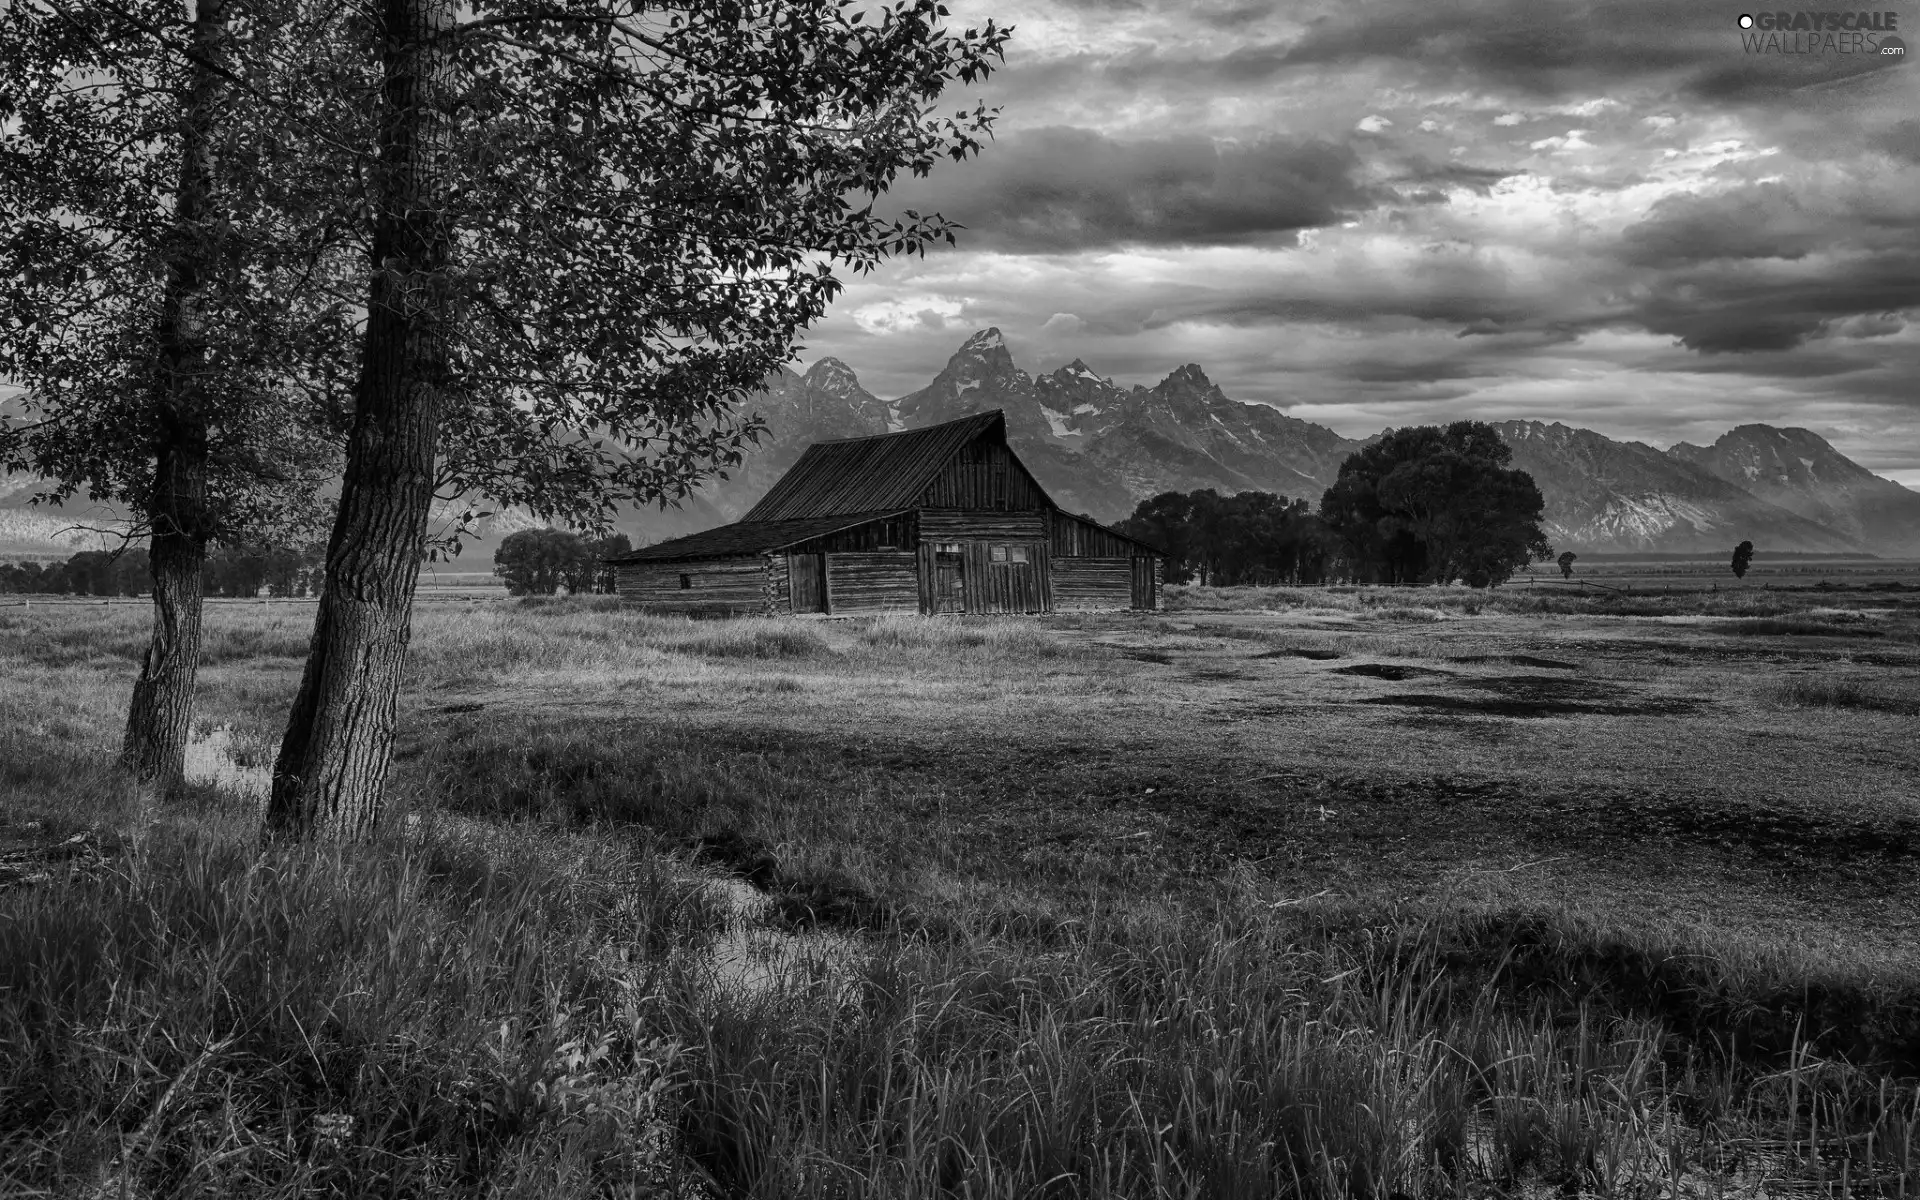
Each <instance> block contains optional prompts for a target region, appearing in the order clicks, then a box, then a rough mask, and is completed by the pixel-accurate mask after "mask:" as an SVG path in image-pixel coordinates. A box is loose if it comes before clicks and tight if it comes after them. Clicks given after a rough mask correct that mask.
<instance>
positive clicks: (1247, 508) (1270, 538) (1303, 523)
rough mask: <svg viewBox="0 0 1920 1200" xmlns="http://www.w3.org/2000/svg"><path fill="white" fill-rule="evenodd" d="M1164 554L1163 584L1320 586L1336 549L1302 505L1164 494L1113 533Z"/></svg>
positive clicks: (1272, 498) (1206, 492) (1274, 499)
mask: <svg viewBox="0 0 1920 1200" xmlns="http://www.w3.org/2000/svg"><path fill="white" fill-rule="evenodd" d="M1118 528H1119V529H1120V531H1121V532H1122V533H1127V534H1131V535H1132V536H1134V537H1137V538H1139V539H1141V540H1142V541H1145V542H1147V543H1149V544H1151V545H1154V546H1157V547H1159V548H1160V549H1162V550H1165V551H1166V552H1167V555H1168V557H1167V563H1166V571H1167V575H1166V578H1167V581H1168V582H1169V583H1184V582H1186V581H1187V580H1189V579H1195V578H1197V579H1198V580H1199V581H1200V582H1201V583H1202V584H1208V585H1211V586H1215V587H1228V586H1235V585H1241V584H1255V585H1266V584H1279V583H1285V584H1293V585H1296V586H1297V585H1300V584H1314V583H1325V582H1326V581H1327V578H1328V572H1329V569H1330V567H1331V566H1332V564H1333V560H1334V554H1335V552H1336V550H1337V545H1336V543H1335V542H1334V541H1333V539H1332V538H1331V537H1329V536H1328V534H1327V530H1326V527H1325V525H1324V524H1323V523H1322V522H1321V520H1320V518H1318V517H1316V516H1315V515H1314V514H1313V511H1312V509H1311V507H1310V506H1309V505H1308V503H1307V502H1306V501H1305V500H1292V501H1289V500H1288V499H1287V498H1286V497H1285V496H1277V495H1274V494H1273V493H1271V492H1241V493H1239V494H1237V495H1234V496H1221V495H1220V494H1219V493H1217V492H1215V491H1214V490H1213V489H1211V488H1206V489H1203V490H1201V491H1196V492H1188V493H1180V492H1162V493H1161V494H1160V495H1158V496H1155V497H1153V498H1152V499H1151V500H1143V501H1141V502H1140V504H1139V506H1138V507H1136V508H1135V509H1134V510H1133V515H1132V516H1130V517H1128V518H1127V519H1126V520H1125V521H1123V522H1121V523H1120V525H1119V526H1118Z"/></svg>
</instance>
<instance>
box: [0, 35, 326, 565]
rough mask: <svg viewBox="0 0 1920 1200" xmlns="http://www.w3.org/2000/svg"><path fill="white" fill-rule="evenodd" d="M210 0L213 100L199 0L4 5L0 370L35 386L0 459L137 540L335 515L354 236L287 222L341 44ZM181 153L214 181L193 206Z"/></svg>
mask: <svg viewBox="0 0 1920 1200" xmlns="http://www.w3.org/2000/svg"><path fill="white" fill-rule="evenodd" d="M199 7H200V8H201V9H206V8H207V6H206V5H204V4H203V5H201V6H199ZM217 11H218V12H219V14H220V15H219V17H218V18H217V22H218V23H219V24H220V26H221V27H222V28H223V29H224V35H223V39H222V40H223V44H222V47H221V48H222V49H223V50H224V53H223V54H222V55H221V61H220V63H219V64H217V66H218V70H217V73H218V74H220V75H221V76H222V77H223V78H225V79H226V80H227V82H228V84H229V86H227V87H226V88H224V89H223V90H222V95H221V98H220V99H219V101H218V102H217V103H214V102H211V101H209V100H208V99H207V97H205V96H204V95H201V94H197V93H195V91H194V85H195V80H194V71H193V62H192V59H193V58H194V56H195V55H196V54H198V53H199V51H198V50H195V49H194V48H192V47H191V46H189V45H188V43H189V41H190V39H191V37H192V36H193V34H194V32H195V26H194V21H193V17H194V7H193V6H187V7H186V8H183V7H182V6H181V5H180V4H177V3H166V2H164V0H133V2H131V3H125V4H121V3H118V2H114V3H91V2H86V0H83V2H82V3H80V4H77V5H67V4H61V5H59V6H58V7H54V6H50V5H46V4H41V3H18V4H13V5H10V6H8V7H7V8H6V9H4V10H0V78H4V79H6V80H7V81H8V82H7V86H6V87H5V88H4V89H0V275H4V276H5V277H6V278H7V279H8V281H9V282H8V287H7V288H6V289H5V290H4V291H0V378H5V379H9V380H11V381H12V382H14V383H16V384H19V385H21V386H23V387H24V388H25V389H26V392H25V394H24V395H23V396H21V397H20V398H19V400H18V401H17V404H18V412H17V413H16V415H15V416H14V417H13V418H12V419H10V420H6V421H0V470H14V471H26V472H31V473H32V474H34V475H37V476H39V477H40V478H41V479H43V480H44V481H45V482H44V486H43V487H42V489H41V490H40V492H39V493H38V498H40V499H44V500H47V501H62V500H65V499H67V498H69V497H72V496H74V495H76V494H79V493H81V492H84V493H86V494H87V495H88V496H89V497H90V498H92V499H95V500H111V501H115V502H118V503H119V504H122V505H124V506H125V507H126V508H127V509H128V510H129V511H130V512H131V513H132V514H133V517H134V532H135V534H136V535H144V534H146V533H148V532H150V531H151V530H152V529H153V526H154V523H155V522H156V520H157V521H159V522H160V523H161V524H162V525H163V526H165V527H167V528H173V527H177V526H182V525H187V526H191V528H190V529H188V530H186V532H189V533H191V534H192V535H193V536H194V537H195V538H196V539H199V540H202V541H205V540H213V541H223V542H228V543H231V544H243V543H246V542H249V541H252V540H256V539H259V538H263V537H265V538H281V539H285V538H289V537H293V538H299V537H306V536H311V535H312V534H314V533H316V532H318V530H319V528H320V525H321V523H322V522H323V521H324V518H325V512H326V507H327V506H326V500H325V497H324V496H323V494H322V488H323V485H324V484H325V482H326V480H327V479H328V477H329V476H330V475H331V474H332V472H333V471H334V470H335V469H336V468H337V464H338V461H339V457H338V438H337V431H338V428H339V426H340V413H341V408H340V404H341V396H340V390H341V388H340V380H341V378H342V377H343V376H344V375H345V373H346V371H347V367H346V365H345V363H344V361H343V359H342V351H343V350H344V349H345V347H346V346H347V345H348V339H347V337H346V330H347V328H348V325H349V323H350V313H349V311H348V306H346V305H345V304H342V303H340V302H339V301H338V300H337V299H336V298H335V296H334V295H333V285H334V284H335V282H336V281H337V276H338V275H339V274H340V273H341V272H342V271H343V270H344V269H345V263H344V256H346V255H348V254H350V253H353V252H355V251H356V250H357V249H358V248H357V247H355V246H353V245H352V244H351V243H350V242H349V241H348V239H347V238H346V237H345V236H344V235H343V232H342V228H341V226H340V224H339V223H338V222H334V221H326V220H311V221H310V220H304V219H300V218H301V217H303V216H305V215H306V214H305V213H304V212H303V211H302V210H303V209H304V208H305V206H306V204H307V203H308V198H307V195H306V193H307V192H308V191H309V190H310V189H311V188H312V187H313V186H314V182H315V181H314V178H313V174H312V172H311V171H310V170H309V169H308V168H309V165H310V163H311V162H312V160H313V159H315V158H316V157H318V156H316V155H315V154H314V153H313V147H312V143H313V142H314V141H316V140H317V139H321V138H324V137H325V136H326V135H325V132H324V129H325V116H324V112H323V110H322V109H321V108H320V107H319V105H318V104H316V103H315V94H314V93H313V92H312V91H311V84H312V81H313V80H314V79H316V78H318V77H320V76H321V75H322V74H324V72H322V71H321V70H320V69H319V68H318V66H317V61H316V55H317V54H318V53H320V52H322V51H324V50H325V49H327V48H329V47H331V45H332V44H333V41H334V39H333V38H331V37H330V36H327V35H326V34H325V33H324V32H323V31H322V30H320V29H318V28H316V24H315V18H314V17H313V15H312V12H310V11H309V8H307V7H302V6H300V5H298V4H295V3H292V2H291V0H287V2H284V3H283V2H281V0H255V2H252V3H248V4H246V5H236V4H227V5H222V6H220V7H219V9H218V10H217ZM313 11H318V10H313ZM303 81H304V82H305V83H306V84H307V85H308V86H307V87H306V88H302V87H301V86H300V84H301V83H302V82H303ZM196 105H198V106H199V107H196ZM296 110H298V111H301V112H304V113H305V116H304V117H292V116H290V115H289V114H290V113H292V112H294V111H296ZM188 158H192V159H193V160H194V162H193V165H195V166H196V167H198V168H199V169H200V170H201V171H202V172H203V175H204V182H205V185H206V192H207V194H204V195H198V196H196V197H194V198H193V200H192V203H191V204H189V203H188V202H187V200H185V199H183V195H182V193H181V190H180V189H181V187H182V186H183V182H184V181H185V180H187V179H188V178H189V174H190V173H189V172H188V171H187V167H188V165H189V164H188V163H187V162H186V160H187V159H188ZM185 263H191V266H190V267H186V266H183V264H185ZM183 271H185V272H187V275H188V276H190V278H189V277H185V276H183ZM169 289H173V290H172V291H169ZM182 289H184V290H185V292H186V293H187V296H186V302H185V307H184V308H183V309H182V310H181V311H180V312H178V313H175V314H173V315H172V319H169V314H168V310H167V305H168V302H169V297H170V296H177V295H179V294H180V293H181V292H182ZM181 338H185V339H186V340H187V341H190V342H191V343H192V347H191V354H190V355H188V356H187V357H185V358H183V357H182V353H183V352H182V350H181V348H180V346H179V345H177V344H176V342H177V341H178V340H179V339H181ZM167 443H172V444H174V445H176V446H179V447H183V448H186V449H189V450H191V451H192V452H193V453H194V454H195V455H196V456H197V457H198V458H200V459H202V460H203V461H204V467H205V471H206V480H205V493H204V496H203V497H201V498H199V499H198V501H197V502H195V503H192V504H190V505H188V506H187V507H188V508H190V509H191V510H192V511H186V510H185V509H183V508H181V507H180V505H179V504H178V503H176V502H177V501H178V500H179V499H180V497H179V496H177V495H173V494H169V488H168V487H167V486H166V485H165V482H164V481H156V479H155V474H154V472H155V462H156V455H157V454H158V453H159V452H160V449H159V448H160V447H161V446H162V445H163V444H167Z"/></svg>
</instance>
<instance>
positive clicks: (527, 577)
mask: <svg viewBox="0 0 1920 1200" xmlns="http://www.w3.org/2000/svg"><path fill="white" fill-rule="evenodd" d="M632 548H633V544H632V543H631V542H630V541H629V540H628V539H627V535H626V534H624V533H619V534H614V535H613V536H611V537H605V538H595V539H591V540H589V539H587V538H583V537H581V536H580V535H579V534H575V533H568V532H566V531H565V530H560V529H523V530H521V531H520V532H519V533H512V534H508V535H507V536H506V537H505V538H504V539H502V540H501V542H500V548H499V549H497V550H495V551H494V552H493V563H494V567H493V573H494V574H496V575H498V576H500V577H501V579H503V580H504V581H505V582H506V585H507V591H508V592H509V593H510V594H512V595H515V596H551V595H553V594H554V593H555V592H557V591H559V590H560V589H562V588H565V589H566V590H567V591H568V592H569V593H570V594H573V595H579V594H580V593H582V592H596V591H597V592H611V591H613V578H612V575H613V572H612V570H611V568H608V567H606V566H604V565H603V564H602V562H601V560H602V559H604V558H608V557H610V556H612V555H615V554H624V553H626V552H627V551H628V550H631V549H632Z"/></svg>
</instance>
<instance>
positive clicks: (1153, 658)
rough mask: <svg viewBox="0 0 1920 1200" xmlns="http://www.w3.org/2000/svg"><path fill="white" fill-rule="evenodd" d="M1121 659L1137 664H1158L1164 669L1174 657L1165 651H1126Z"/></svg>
mask: <svg viewBox="0 0 1920 1200" xmlns="http://www.w3.org/2000/svg"><path fill="white" fill-rule="evenodd" d="M1120 657H1121V658H1130V659H1132V660H1133V661H1135V662H1145V663H1158V664H1160V665H1161V666H1163V667H1164V666H1166V665H1167V664H1169V663H1171V662H1172V661H1173V655H1171V654H1168V653H1167V652H1166V651H1164V650H1126V651H1122V652H1121V655H1120Z"/></svg>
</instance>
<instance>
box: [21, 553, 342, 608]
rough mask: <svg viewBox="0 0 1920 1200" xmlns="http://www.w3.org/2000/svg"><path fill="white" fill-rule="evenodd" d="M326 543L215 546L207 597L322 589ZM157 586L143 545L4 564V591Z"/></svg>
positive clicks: (133, 592)
mask: <svg viewBox="0 0 1920 1200" xmlns="http://www.w3.org/2000/svg"><path fill="white" fill-rule="evenodd" d="M325 553H326V547H325V546H319V545H315V546H309V547H307V548H306V549H303V550H295V549H291V548H288V547H266V548H259V549H246V548H241V549H229V548H225V547H222V548H220V549H217V550H214V551H212V552H210V553H209V554H208V555H207V558H206V589H207V590H206V594H207V595H209V596H257V595H259V594H260V593H261V591H262V590H263V589H264V590H265V591H266V593H267V595H269V596H313V595H318V594H319V588H320V580H321V576H322V569H321V568H322V563H323V559H324V556H325ZM152 590H153V576H152V570H151V567H150V565H149V564H148V561H147V552H146V551H145V550H125V551H122V552H119V553H113V552H110V551H106V550H82V551H81V552H80V553H78V554H76V555H74V556H73V557H72V558H70V559H68V560H67V561H66V562H64V563H45V564H42V563H37V562H26V563H5V564H0V593H12V594H14V595H20V594H31V595H53V596H144V595H147V594H149V593H150V592H151V591H152Z"/></svg>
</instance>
